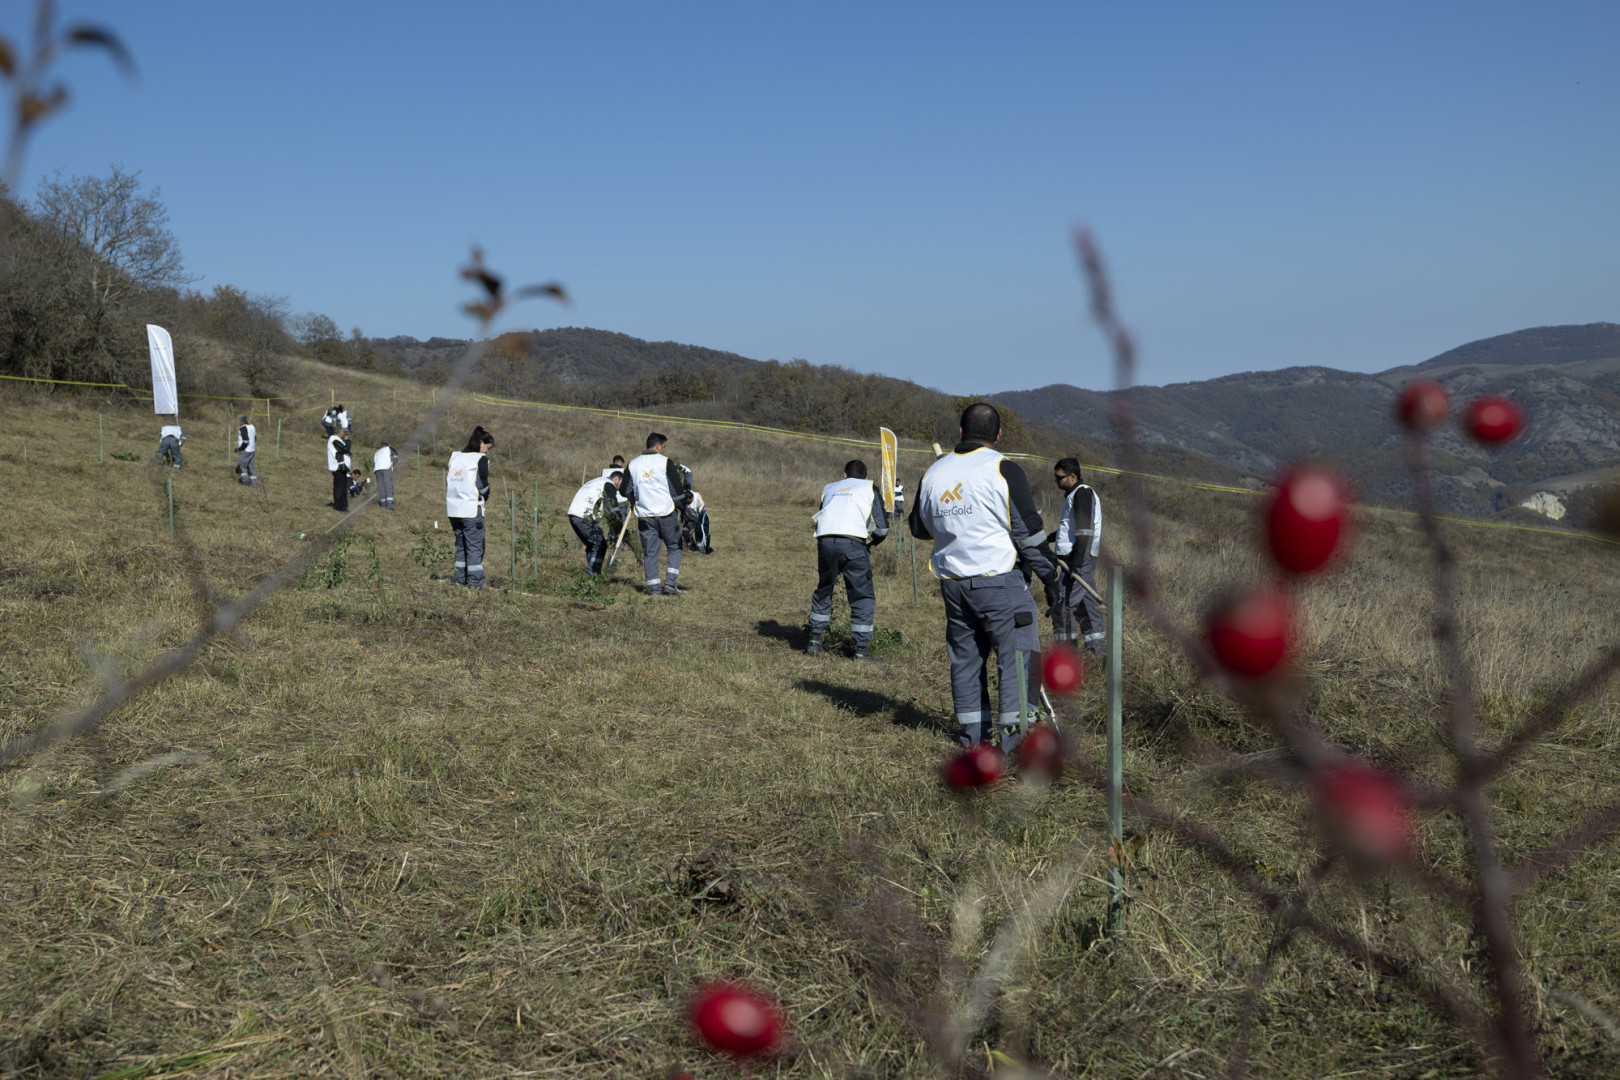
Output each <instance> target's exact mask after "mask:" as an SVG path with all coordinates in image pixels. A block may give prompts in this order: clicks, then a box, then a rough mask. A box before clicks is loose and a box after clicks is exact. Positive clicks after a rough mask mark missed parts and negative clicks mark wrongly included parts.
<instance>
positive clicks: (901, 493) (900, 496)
mask: <svg viewBox="0 0 1620 1080" xmlns="http://www.w3.org/2000/svg"><path fill="white" fill-rule="evenodd" d="M905 512H906V485H904V484H902V483H900V482H899V481H898V480H897V481H895V484H894V516H895V517H900V516H901V515H902V514H904V513H905Z"/></svg>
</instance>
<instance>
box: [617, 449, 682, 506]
mask: <svg viewBox="0 0 1620 1080" xmlns="http://www.w3.org/2000/svg"><path fill="white" fill-rule="evenodd" d="M625 471H626V472H627V473H628V474H629V475H630V480H631V483H633V484H634V485H635V488H636V513H637V514H639V515H640V516H642V517H663V516H664V515H665V514H673V513H674V512H675V496H674V494H673V493H672V492H671V491H670V490H669V458H667V457H665V456H664V455H663V454H642V455H641V456H640V457H638V458H636V459H635V460H634V461H632V462H631V463H630V464H629V465H627V466H625Z"/></svg>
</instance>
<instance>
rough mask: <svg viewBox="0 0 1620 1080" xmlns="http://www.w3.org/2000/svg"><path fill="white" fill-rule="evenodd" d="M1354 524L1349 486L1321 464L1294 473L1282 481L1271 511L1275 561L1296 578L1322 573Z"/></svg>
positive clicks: (1270, 536)
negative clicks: (1317, 571) (1352, 521)
mask: <svg viewBox="0 0 1620 1080" xmlns="http://www.w3.org/2000/svg"><path fill="white" fill-rule="evenodd" d="M1349 521H1350V507H1349V503H1348V500H1347V499H1346V495H1345V486H1344V483H1343V481H1341V480H1340V479H1339V477H1338V475H1337V474H1335V473H1333V472H1330V471H1328V470H1327V469H1324V468H1322V467H1320V466H1316V465H1306V466H1302V467H1300V468H1297V469H1291V470H1289V471H1288V472H1286V473H1284V474H1283V476H1282V478H1281V479H1280V480H1278V481H1277V493H1276V494H1275V495H1274V496H1272V499H1271V506H1270V507H1269V508H1268V509H1267V510H1266V539H1267V540H1268V541H1269V542H1270V545H1271V557H1272V558H1274V559H1276V560H1277V564H1278V565H1279V566H1281V567H1282V568H1283V569H1284V570H1288V571H1291V572H1292V573H1295V574H1308V573H1310V572H1311V571H1313V570H1320V569H1322V567H1324V566H1326V565H1327V564H1328V562H1329V561H1330V560H1331V559H1332V558H1333V555H1334V552H1335V551H1337V550H1338V547H1339V541H1340V540H1341V539H1342V538H1343V537H1344V535H1345V533H1346V532H1347V531H1348V526H1349Z"/></svg>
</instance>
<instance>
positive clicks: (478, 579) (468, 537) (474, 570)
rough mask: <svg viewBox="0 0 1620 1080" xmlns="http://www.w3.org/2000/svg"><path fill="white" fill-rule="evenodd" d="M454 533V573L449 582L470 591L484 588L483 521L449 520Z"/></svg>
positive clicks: (479, 518) (476, 518)
mask: <svg viewBox="0 0 1620 1080" xmlns="http://www.w3.org/2000/svg"><path fill="white" fill-rule="evenodd" d="M450 527H451V528H452V529H454V530H455V533H456V571H455V573H453V574H451V575H450V580H451V581H453V582H455V583H456V584H457V585H465V586H467V587H468V588H470V589H482V588H483V587H484V519H483V518H481V517H475V518H458V517H453V518H451V519H450Z"/></svg>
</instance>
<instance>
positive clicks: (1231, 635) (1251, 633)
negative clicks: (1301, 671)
mask: <svg viewBox="0 0 1620 1080" xmlns="http://www.w3.org/2000/svg"><path fill="white" fill-rule="evenodd" d="M1206 630H1207V631H1208V635H1209V647H1210V651H1211V652H1213V653H1214V654H1215V659H1216V660H1218V661H1220V664H1221V666H1222V667H1224V668H1225V669H1226V670H1228V671H1230V672H1232V673H1233V674H1235V675H1245V676H1248V677H1249V678H1252V679H1258V678H1261V677H1263V676H1266V675H1270V674H1271V673H1272V672H1273V671H1275V670H1276V669H1277V665H1278V664H1281V663H1282V661H1283V657H1285V656H1287V655H1288V649H1289V646H1290V645H1291V644H1292V641H1293V613H1292V611H1290V609H1289V606H1288V600H1287V598H1286V597H1284V596H1283V595H1282V593H1280V592H1276V591H1275V590H1270V589H1267V590H1264V591H1261V592H1256V593H1249V594H1247V595H1245V596H1241V597H1238V598H1237V599H1235V600H1232V601H1230V602H1228V603H1226V604H1223V605H1222V606H1220V607H1218V608H1216V609H1215V610H1214V611H1213V612H1211V613H1210V616H1209V621H1208V623H1207V624H1206Z"/></svg>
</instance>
